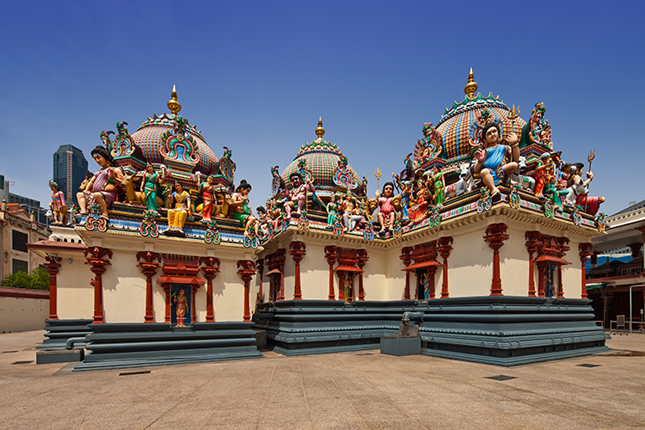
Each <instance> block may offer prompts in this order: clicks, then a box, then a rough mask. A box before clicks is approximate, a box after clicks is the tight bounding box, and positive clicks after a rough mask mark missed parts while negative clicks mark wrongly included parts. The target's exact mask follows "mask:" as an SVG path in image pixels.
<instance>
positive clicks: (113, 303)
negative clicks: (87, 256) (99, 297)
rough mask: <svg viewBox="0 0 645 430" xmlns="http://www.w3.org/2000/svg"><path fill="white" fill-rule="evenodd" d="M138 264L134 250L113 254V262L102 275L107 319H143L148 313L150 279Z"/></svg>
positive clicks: (108, 320)
mask: <svg viewBox="0 0 645 430" xmlns="http://www.w3.org/2000/svg"><path fill="white" fill-rule="evenodd" d="M137 264H138V261H137V258H136V252H134V251H116V252H114V253H113V255H112V258H111V259H110V265H109V266H106V271H105V273H104V274H103V276H102V284H103V318H104V319H103V321H104V322H106V323H138V322H143V319H144V316H145V314H146V278H145V276H143V274H142V273H141V268H139V267H137ZM158 271H159V270H158Z"/></svg>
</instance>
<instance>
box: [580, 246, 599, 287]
mask: <svg viewBox="0 0 645 430" xmlns="http://www.w3.org/2000/svg"><path fill="white" fill-rule="evenodd" d="M578 251H579V255H580V262H581V263H582V269H581V271H582V288H581V293H580V297H581V298H583V299H586V298H588V297H587V273H586V270H585V261H587V258H589V257H590V256H596V255H595V254H594V253H593V245H592V244H591V243H581V244H579V245H578Z"/></svg>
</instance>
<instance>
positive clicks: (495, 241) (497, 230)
mask: <svg viewBox="0 0 645 430" xmlns="http://www.w3.org/2000/svg"><path fill="white" fill-rule="evenodd" d="M507 228H508V226H507V225H506V224H503V223H500V224H491V225H489V226H488V228H486V235H485V236H484V240H485V241H486V242H488V246H489V247H491V248H492V249H493V281H492V283H491V287H490V295H491V296H502V295H503V294H502V278H501V268H500V262H499V249H500V248H501V247H502V246H503V245H504V241H505V240H507V239H508V235H507V234H506V229H507Z"/></svg>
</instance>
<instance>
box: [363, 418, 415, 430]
mask: <svg viewBox="0 0 645 430" xmlns="http://www.w3.org/2000/svg"><path fill="white" fill-rule="evenodd" d="M365 424H366V425H367V427H368V428H369V429H374V430H377V429H383V430H399V429H400V430H422V429H426V428H427V427H425V426H423V425H421V424H420V423H418V422H416V421H414V420H412V419H410V418H407V417H401V418H388V419H365Z"/></svg>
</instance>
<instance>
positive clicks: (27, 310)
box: [0, 288, 49, 333]
mask: <svg viewBox="0 0 645 430" xmlns="http://www.w3.org/2000/svg"><path fill="white" fill-rule="evenodd" d="M4 290H10V289H9V288H4ZM11 290H16V291H17V292H18V293H20V294H24V295H25V296H29V295H33V297H7V296H6V295H5V294H4V292H3V291H0V333H14V332H20V331H30V330H42V329H44V328H45V320H46V319H47V316H48V315H49V299H48V298H47V297H48V296H49V293H48V292H47V291H34V290H21V289H18V288H11Z"/></svg>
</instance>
